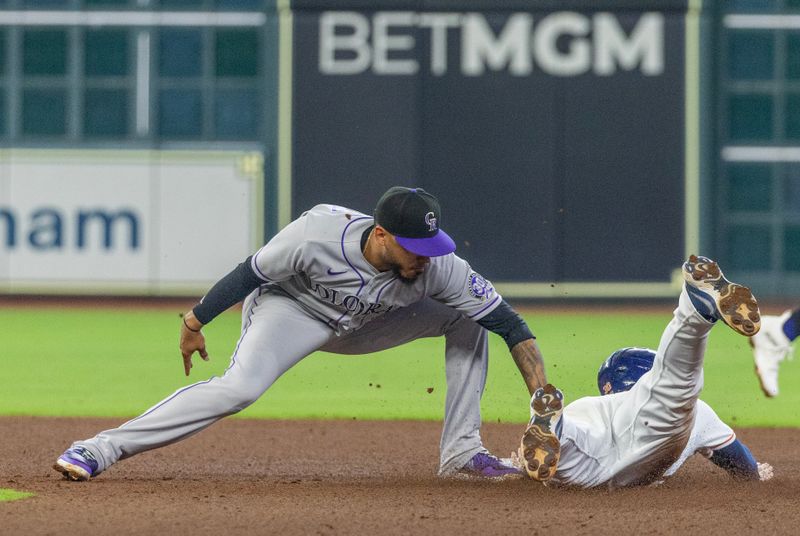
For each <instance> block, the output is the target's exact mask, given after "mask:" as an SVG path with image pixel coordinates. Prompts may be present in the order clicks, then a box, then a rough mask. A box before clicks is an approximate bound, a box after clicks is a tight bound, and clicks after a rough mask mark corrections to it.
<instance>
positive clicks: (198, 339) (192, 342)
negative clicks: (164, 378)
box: [180, 311, 208, 376]
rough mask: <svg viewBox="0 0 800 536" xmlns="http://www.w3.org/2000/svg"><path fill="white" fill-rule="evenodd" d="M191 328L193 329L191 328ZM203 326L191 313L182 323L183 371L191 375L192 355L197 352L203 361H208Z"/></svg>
mask: <svg viewBox="0 0 800 536" xmlns="http://www.w3.org/2000/svg"><path fill="white" fill-rule="evenodd" d="M190 326H191V329H189V327H190ZM202 326H203V325H202V324H201V323H200V322H199V321H198V320H197V319H196V318H195V317H194V313H192V312H191V311H189V312H188V313H186V314H185V315H184V317H183V322H181V341H180V348H181V354H183V371H184V372H185V373H186V375H187V376H188V375H189V371H190V370H191V369H192V355H193V354H194V353H195V352H197V353H199V354H200V357H201V358H203V361H208V352H206V338H205V336H204V335H203V334H202V332H200V328H201V327H202ZM194 330H196V331H194Z"/></svg>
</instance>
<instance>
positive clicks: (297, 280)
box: [252, 205, 502, 334]
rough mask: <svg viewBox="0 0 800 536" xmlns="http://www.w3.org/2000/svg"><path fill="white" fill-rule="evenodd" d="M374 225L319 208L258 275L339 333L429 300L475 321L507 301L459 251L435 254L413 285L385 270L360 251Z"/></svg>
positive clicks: (265, 257) (273, 247)
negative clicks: (471, 266)
mask: <svg viewBox="0 0 800 536" xmlns="http://www.w3.org/2000/svg"><path fill="white" fill-rule="evenodd" d="M373 223H374V221H373V218H372V217H371V216H367V215H365V214H362V213H360V212H357V211H354V210H350V209H347V208H344V207H339V206H336V205H317V206H315V207H314V208H312V209H311V210H309V211H307V212H305V213H303V215H302V216H300V217H299V218H298V219H296V220H295V221H293V222H292V223H290V224H289V225H288V226H286V227H285V228H284V229H283V230H282V231H281V232H280V233H278V234H277V235H276V236H275V237H274V238H273V239H272V240H270V241H269V243H267V244H266V245H265V246H264V247H262V248H261V249H260V250H259V251H258V252H257V253H256V254H255V255H253V259H252V267H253V270H254V271H255V272H256V273H257V274H258V275H259V276H260V277H261V278H262V279H263V280H264V281H265V282H267V283H269V284H270V286H271V287H272V288H273V289H274V290H275V291H278V292H283V293H285V294H287V295H289V296H290V297H291V298H293V299H294V300H297V302H299V303H300V304H302V305H303V306H304V307H305V308H306V309H307V310H308V311H309V312H310V313H311V314H312V315H313V316H315V317H316V318H318V319H320V320H322V321H323V322H325V323H326V324H328V325H329V326H330V327H331V328H333V329H334V330H335V331H336V332H337V333H339V334H341V333H346V332H348V331H351V330H355V329H358V328H359V327H361V326H362V325H363V324H365V323H366V322H369V321H371V320H373V319H375V318H376V317H378V316H381V315H383V314H385V313H387V312H388V311H391V310H392V309H395V308H398V307H405V306H408V305H411V304H413V303H416V302H419V301H421V300H422V299H424V298H426V297H430V298H432V299H434V300H436V301H439V302H441V303H443V304H445V305H448V306H450V307H452V308H454V309H456V310H458V311H460V312H462V313H463V314H464V315H465V316H466V317H467V318H470V319H473V320H478V319H480V318H482V317H484V316H485V315H487V314H489V313H490V312H491V311H493V310H494V309H495V308H496V307H497V306H498V305H499V304H500V302H501V301H502V298H501V296H500V295H499V294H498V293H497V291H496V290H495V289H494V287H493V286H492V284H491V283H490V282H489V281H487V280H486V279H484V278H483V277H482V276H481V275H480V274H478V273H477V272H475V271H473V270H472V269H471V268H470V266H469V264H467V262H466V261H464V260H463V259H461V258H460V257H458V256H456V255H455V254H453V253H451V254H449V255H444V256H441V257H432V258H431V260H430V264H429V265H428V266H427V267H426V268H425V271H424V272H423V273H422V274H421V275H420V276H419V277H418V278H417V279H416V280H415V281H414V282H413V283H408V282H405V281H403V280H401V279H400V278H399V277H398V276H397V274H395V273H394V272H392V271H388V272H379V271H378V270H376V269H375V267H374V266H372V265H371V264H370V263H369V262H368V261H367V259H366V258H364V254H363V253H362V251H361V236H362V234H363V233H364V231H365V230H366V229H368V228H369V227H370V226H371V225H373Z"/></svg>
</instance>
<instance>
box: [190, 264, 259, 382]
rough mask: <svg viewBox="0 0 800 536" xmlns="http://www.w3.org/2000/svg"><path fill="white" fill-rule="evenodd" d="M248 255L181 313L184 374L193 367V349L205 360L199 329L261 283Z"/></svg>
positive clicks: (202, 338)
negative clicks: (188, 308) (197, 301)
mask: <svg viewBox="0 0 800 536" xmlns="http://www.w3.org/2000/svg"><path fill="white" fill-rule="evenodd" d="M251 259H252V256H251V257H248V258H247V259H246V260H245V261H244V262H243V263H241V264H240V265H239V266H237V267H236V268H234V269H233V270H232V271H231V272H230V273H229V274H228V275H226V276H225V277H223V278H222V279H220V280H219V281H217V282H216V283H215V284H214V286H213V287H211V290H209V291H208V293H207V294H206V295H205V296H204V297H203V299H202V300H200V303H199V304H197V305H196V306H194V307H193V308H192V310H191V311H189V312H187V313H186V314H185V315H184V316H183V325H182V326H181V340H180V348H181V354H182V355H183V370H184V372H185V373H186V375H187V376H188V375H189V370H191V368H192V355H193V354H194V353H195V352H197V353H199V354H200V357H202V358H203V359H204V360H205V361H208V352H206V338H205V337H204V336H203V334H202V333H201V331H200V329H201V328H202V327H203V326H204V325H205V324H208V323H209V322H211V320H213V319H214V318H216V317H217V315H219V314H220V313H222V312H223V311H225V310H227V309H228V308H229V307H230V306H232V305H235V304H237V303H239V302H240V301H242V300H243V299H244V298H245V296H247V295H248V294H250V293H251V292H252V291H253V290H254V289H255V288H257V287H258V286H259V285H260V284H261V283H263V281H262V280H261V279H260V278H259V277H258V275H256V273H255V272H254V271H253V268H252V263H251V262H250V261H251Z"/></svg>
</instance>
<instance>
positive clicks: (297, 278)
mask: <svg viewBox="0 0 800 536" xmlns="http://www.w3.org/2000/svg"><path fill="white" fill-rule="evenodd" d="M441 223H442V214H441V210H440V207H439V202H438V201H437V200H436V198H435V197H434V196H432V195H431V194H429V193H428V192H426V191H424V190H423V189H421V188H404V187H399V186H397V187H393V188H390V189H389V190H388V191H387V192H386V193H385V194H384V195H383V196H382V197H381V198H380V200H379V201H378V203H377V206H376V208H375V212H374V217H372V216H367V215H366V214H361V213H359V212H356V211H354V210H350V209H348V208H344V207H339V206H333V205H317V206H316V207H314V208H312V209H311V210H309V211H308V212H305V213H304V214H303V215H302V216H300V217H299V218H298V219H296V220H295V221H293V222H292V223H290V224H289V225H288V226H286V227H285V228H284V229H283V230H281V231H280V232H279V233H278V234H277V235H276V236H275V237H274V238H273V239H272V240H270V241H269V243H267V244H266V245H265V246H264V247H262V248H261V249H260V250H259V251H257V252H256V253H255V254H254V255H252V256H250V257H248V258H247V259H246V260H245V261H244V262H243V263H242V264H240V265H239V266H238V267H236V268H235V269H234V270H233V271H232V272H231V273H229V274H228V275H227V276H225V277H224V278H222V279H221V280H220V281H218V282H217V283H216V284H215V285H214V286H213V287H212V288H211V290H209V291H208V293H207V294H206V295H205V297H204V298H203V299H202V300H201V302H200V303H199V304H198V305H196V306H195V307H194V308H193V309H192V310H191V311H189V312H187V313H186V314H185V315H184V318H183V325H182V326H181V339H180V348H181V352H182V354H183V363H184V368H185V372H186V375H187V376H188V375H189V371H190V369H191V367H192V356H193V354H194V353H195V352H197V353H199V354H200V357H201V358H203V359H206V360H207V359H208V354H207V352H206V345H205V339H204V336H203V333H202V328H203V326H204V325H206V324H208V323H209V322H211V321H212V320H213V319H214V318H215V317H216V316H217V315H219V314H220V313H222V312H223V311H225V310H226V309H227V308H228V307H230V306H232V305H234V304H236V303H238V302H240V301H242V300H244V304H243V310H242V332H241V336H240V338H239V341H238V343H237V344H236V348H235V350H234V352H233V356H232V358H231V361H230V366H229V367H228V368H227V370H226V371H225V374H224V375H223V376H222V377H213V378H211V379H209V380H205V381H201V382H198V383H195V384H193V385H190V386H188V387H184V388H183V389H180V390H178V391H177V392H175V393H173V394H172V395H170V396H169V397H167V398H166V399H164V400H162V401H161V402H159V403H158V404H156V405H155V406H153V407H152V408H150V409H149V410H147V411H146V412H145V413H143V414H142V415H140V416H138V417H136V418H134V419H132V420H130V421H128V422H126V423H124V424H123V425H121V426H120V427H119V428H114V429H112V430H106V431H103V432H100V433H99V434H97V435H96V436H95V437H93V438H90V439H86V440H83V441H77V442H75V443H74V444H73V445H72V446H71V447H70V448H68V449H67V450H66V451H65V452H64V453H63V454H62V455H61V456H60V457H59V458H58V460H57V461H56V464H55V466H54V467H55V469H56V470H58V471H60V472H61V473H63V474H64V476H65V477H67V478H69V479H72V480H87V479H89V478H91V477H94V476H97V475H98V474H100V473H101V472H102V471H105V470H106V469H108V468H109V467H111V465H113V464H114V463H116V462H117V461H119V460H121V459H124V458H127V457H130V456H133V455H134V454H138V453H140V452H144V451H146V450H149V449H154V448H158V447H162V446H164V445H169V444H171V443H175V442H176V441H180V440H181V439H184V438H186V437H189V436H190V435H192V434H195V433H197V432H199V431H201V430H202V429H204V428H205V427H207V426H209V425H211V424H213V423H214V422H216V421H217V420H219V419H220V418H222V417H225V416H226V415H231V414H233V413H236V412H238V411H241V410H242V409H244V408H246V407H247V406H249V405H250V404H252V403H253V402H254V401H255V400H256V399H258V398H259V397H260V396H261V395H262V393H264V391H266V390H267V389H268V388H269V387H270V386H271V385H272V384H273V383H274V382H275V380H277V379H278V378H279V377H280V376H281V374H283V373H284V372H286V371H287V370H289V368H291V367H292V366H293V365H295V364H296V363H298V362H299V361H300V360H302V359H303V358H304V357H306V356H308V355H309V354H311V353H312V352H314V351H316V350H324V351H327V352H334V353H340V354H366V353H370V352H376V351H379V350H383V349H386V348H391V347H394V346H397V345H400V344H403V343H406V342H409V341H412V340H415V339H418V338H422V337H438V336H441V335H444V337H445V341H446V349H445V370H446V377H447V396H446V400H445V413H444V426H443V431H442V437H441V444H440V461H439V472H440V474H441V475H443V476H450V475H453V476H455V475H465V476H469V477H481V478H504V477H513V476H517V477H518V476H520V475H521V472H520V470H519V469H518V468H517V467H515V466H514V465H512V464H510V463H508V462H507V461H505V460H500V459H498V458H497V457H495V456H492V455H491V454H489V453H488V452H487V450H486V449H485V448H484V447H483V445H482V443H481V437H480V434H479V429H480V424H481V417H480V399H481V395H482V393H483V388H484V383H485V380H486V370H487V359H488V357H487V330H490V331H493V332H494V333H497V334H499V335H500V336H501V337H503V339H504V340H505V342H506V343H507V344H508V347H509V349H510V351H511V355H512V357H513V359H514V361H515V362H516V364H517V366H518V368H519V370H520V372H521V374H522V376H523V379H524V381H525V383H526V385H527V387H528V390H529V392H531V393H533V392H534V391H535V390H536V389H537V388H539V387H541V386H543V385H545V384H546V383H547V380H546V377H545V373H544V364H543V361H542V356H541V353H540V351H539V348H538V346H537V344H536V342H535V339H534V337H533V335H532V334H531V332H530V330H529V329H528V327H527V325H526V324H525V322H524V321H523V320H522V318H521V317H520V316H519V315H518V314H517V313H516V312H514V310H513V309H512V308H511V307H510V306H509V305H508V304H507V303H506V302H505V301H504V300H503V298H502V297H501V296H500V295H499V294H498V293H497V292H496V291H495V289H494V287H493V286H492V284H491V283H490V282H489V281H487V280H486V279H484V278H483V277H482V276H481V275H480V274H478V273H477V272H475V271H474V270H473V269H472V268H470V266H469V264H467V262H466V261H464V260H463V259H461V258H459V257H458V256H456V255H455V254H454V253H453V252H454V251H455V249H456V245H455V243H454V242H453V240H452V239H451V238H450V237H449V236H448V235H447V234H446V233H445V232H444V231H443V230H441V229H440V226H441Z"/></svg>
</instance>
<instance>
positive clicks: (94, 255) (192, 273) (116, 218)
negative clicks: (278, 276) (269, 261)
mask: <svg viewBox="0 0 800 536" xmlns="http://www.w3.org/2000/svg"><path fill="white" fill-rule="evenodd" d="M262 206H263V156H262V155H261V153H252V152H250V153H245V152H234V151H209V152H194V151H117V150H109V151H101V150H97V151H86V150H78V151H52V150H7V151H0V292H5V293H38V292H46V293H100V292H103V293H109V294H151V295H184V294H191V295H194V294H198V293H202V292H204V291H205V290H207V289H208V288H209V286H210V285H211V284H213V283H214V282H215V281H216V280H217V279H219V278H220V277H221V276H223V275H224V274H226V273H227V272H228V271H230V270H231V269H232V268H233V267H235V266H236V264H238V263H239V262H241V261H242V260H244V259H245V258H246V257H247V256H248V255H250V254H251V253H252V252H253V251H255V250H256V249H257V248H258V247H259V246H260V244H259V242H260V240H261V238H262V232H261V229H262V221H263V214H262V210H261V207H262Z"/></svg>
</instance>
